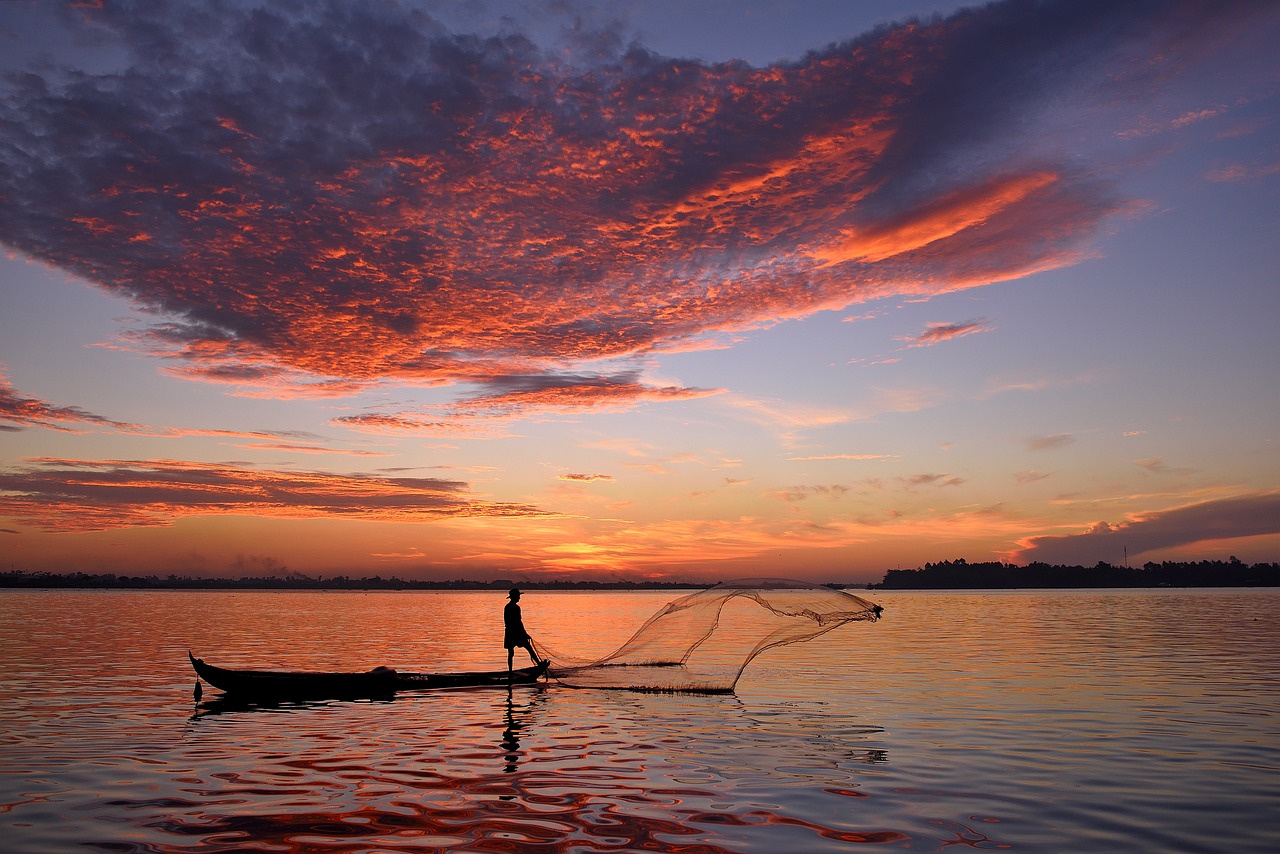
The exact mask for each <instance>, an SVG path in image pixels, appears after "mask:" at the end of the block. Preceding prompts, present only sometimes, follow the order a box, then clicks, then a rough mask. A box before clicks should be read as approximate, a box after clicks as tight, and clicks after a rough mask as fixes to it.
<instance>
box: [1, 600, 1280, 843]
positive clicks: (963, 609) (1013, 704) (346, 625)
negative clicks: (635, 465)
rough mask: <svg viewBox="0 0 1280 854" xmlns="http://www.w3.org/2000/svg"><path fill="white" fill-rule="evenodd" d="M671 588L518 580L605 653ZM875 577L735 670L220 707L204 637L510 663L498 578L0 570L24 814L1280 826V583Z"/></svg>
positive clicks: (473, 825)
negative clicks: (821, 629)
mask: <svg viewBox="0 0 1280 854" xmlns="http://www.w3.org/2000/svg"><path fill="white" fill-rule="evenodd" d="M671 598H674V596H673V594H666V593H648V592H645V593H544V592H540V591H532V592H530V593H529V594H528V595H527V596H526V597H525V600H524V602H523V605H524V612H525V622H526V624H527V625H528V626H529V629H530V631H531V633H533V634H534V636H535V637H537V638H541V639H544V640H547V641H549V642H551V643H552V644H553V645H554V646H555V647H556V648H560V649H566V650H570V649H572V650H573V651H575V652H579V653H581V654H582V655H583V656H584V657H586V656H591V655H593V654H603V653H606V652H609V651H611V650H612V649H613V648H616V647H617V646H618V645H619V644H620V643H621V642H622V641H624V640H625V639H626V637H627V636H628V635H629V633H630V631H631V630H633V629H634V628H636V627H638V626H639V625H640V624H641V623H642V622H643V621H644V619H645V618H647V617H648V616H649V615H650V614H651V613H653V612H654V611H656V610H657V609H658V608H659V607H660V606H661V605H662V604H664V603H665V602H666V601H668V600H669V599H671ZM870 598H873V599H875V600H877V601H879V602H881V603H882V604H884V605H885V607H886V616H885V619H884V620H882V621H881V622H879V623H875V624H868V623H854V624H851V625H848V626H845V627H842V628H841V629H838V630H836V631H835V632H832V633H831V634H828V635H825V636H823V637H821V638H819V639H818V640H816V641H814V642H812V643H809V644H802V645H797V646H791V647H785V648H780V649H776V650H772V651H770V652H768V653H766V654H765V655H763V656H761V657H760V658H759V659H757V660H756V661H755V662H753V663H752V664H751V666H750V667H748V668H747V671H746V673H745V675H744V677H743V679H742V681H741V682H740V683H739V685H738V690H737V692H736V694H735V695H733V696H664V695H647V694H635V693H630V692H616V691H589V690H588V691H583V690H572V689H567V688H557V687H549V688H515V689H513V690H511V691H510V692H508V691H507V690H506V689H477V690H457V691H449V692H438V693H430V694H421V695H416V696H415V695H401V696H399V697H397V698H396V699H395V700H394V701H391V702H319V703H310V704H299V705H282V706H279V707H276V708H264V709H249V710H239V711H237V710H232V709H226V708H218V706H217V704H214V705H213V707H211V708H203V709H199V710H197V709H196V707H195V706H194V704H193V702H192V696H191V692H192V687H193V685H194V677H193V674H192V673H191V670H190V666H189V665H188V664H187V662H186V651H187V649H188V648H190V649H192V650H194V651H195V652H196V654H197V655H202V656H203V657H205V658H207V659H208V660H210V661H211V662H213V663H216V664H224V665H228V666H237V665H240V666H248V665H260V666H280V667H297V668H316V669H321V668H329V669H363V668H367V667H371V666H374V665H376V664H384V663H385V664H390V665H397V666H401V667H403V668H404V669H422V670H429V669H440V670H447V669H455V668H460V669H462V668H466V669H475V668H483V669H493V668H495V667H502V666H504V665H505V657H506V656H505V652H504V651H503V650H502V649H501V633H502V626H501V609H502V605H503V604H504V601H505V600H504V599H503V597H502V595H501V594H487V593H472V592H468V593H304V592H235V593H228V592H177V591H158V592H125V591H71V592H64V591H59V592H42V591H6V592H2V593H0V840H3V842H0V845H2V846H3V847H4V849H5V850H6V851H14V852H45V851H50V852H59V851H113V852H157V854H158V852H230V851H289V852H390V851H433V850H449V851H458V852H464V851H476V852H514V851H546V852H552V851H557V852H558V851H573V852H592V851H681V852H693V854H716V853H717V852H759V854H776V852H825V851H849V850H853V849H855V848H857V847H858V846H860V845H864V844H878V845H880V846H881V847H882V848H889V849H902V850H910V851H940V850H944V849H949V848H951V847H952V846H955V845H961V846H968V847H971V848H978V849H1003V850H1016V851H1044V852H1064V851H1116V852H1120V851H1176V852H1228V851H1229V852H1250V851H1257V852H1263V851H1266V852H1272V851H1275V850H1280V818H1277V811H1276V810H1275V805H1276V803H1277V795H1280V732H1278V727H1277V722H1278V720H1280V618H1278V617H1277V614H1278V613H1280V609H1278V608H1277V606H1278V605H1280V591H1273V590H1231V591H1228V590H1197V591H1182V590H1160V591H1118V592H1117V591H1105V592H1103V591H1050V592H1044V591H1035V592H1031V591H1014V592H987V593H949V592H948V593H941V592H884V593H877V594H874V595H872V596H871V597H870ZM217 693H218V692H217V691H216V690H213V689H208V696H206V700H208V699H209V696H216V695H217ZM193 712H194V713H196V716H195V717H193Z"/></svg>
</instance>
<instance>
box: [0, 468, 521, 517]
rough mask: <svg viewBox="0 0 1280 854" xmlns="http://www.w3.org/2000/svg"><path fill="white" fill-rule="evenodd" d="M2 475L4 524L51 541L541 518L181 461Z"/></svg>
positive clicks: (425, 486)
mask: <svg viewBox="0 0 1280 854" xmlns="http://www.w3.org/2000/svg"><path fill="white" fill-rule="evenodd" d="M33 463H34V465H32V466H30V467H27V468H17V469H10V470H6V471H3V472H0V516H5V517H9V518H12V519H17V520H21V521H22V522H24V523H26V524H28V525H30V526H32V527H36V528H40V529H43V530H46V531H64V532H80V531H101V530H108V529H111V528H131V527H156V526H168V525H171V524H173V522H174V521H175V520H177V519H181V518H184V517H188V516H201V515H222V514H239V515H253V516H264V517H272V518H293V519H297V518H316V517H330V518H339V519H364V520H376V521H387V522H407V521H428V520H433V519H444V518H450V517H459V516H463V517H466V516H539V515H545V514H544V513H543V511H540V510H538V509H537V508H535V507H531V506H528V505H523V504H503V503H497V502H491V501H485V500H482V499H480V498H477V497H475V496H474V495H472V494H471V493H470V492H469V490H468V488H467V485H466V484H465V483H462V482H460V481H452V480H440V479H436V478H410V477H374V476H368V475H337V474H326V473H322V472H291V471H278V470H270V469H253V468H246V467H243V466H236V465H231V464H217V463H193V462H181V461H177V460H65V459H39V460H34V461H33Z"/></svg>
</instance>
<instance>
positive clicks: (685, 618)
mask: <svg viewBox="0 0 1280 854" xmlns="http://www.w3.org/2000/svg"><path fill="white" fill-rule="evenodd" d="M880 611H881V608H880V606H879V605H876V604H874V603H872V602H868V601H867V600H866V599H862V598H860V597H858V596H854V595H852V594H849V593H845V592H843V591H840V590H834V589H832V588H830V587H823V586H821V585H816V584H810V583H807V582H803V581H787V580H782V579H768V578H756V579H745V580H739V581H729V582H723V583H720V584H717V585H716V586H714V587H711V588H708V589H706V590H701V591H699V592H697V593H693V594H691V595H689V596H684V597H682V598H680V599H676V600H675V601H673V602H670V603H668V604H667V605H665V606H664V607H663V608H661V609H660V610H659V611H658V612H657V613H656V614H654V615H653V616H652V617H650V618H649V619H648V621H646V622H645V624H644V625H643V626H641V627H640V629H639V631H637V632H636V633H635V634H634V635H632V637H631V639H630V640H628V641H627V642H626V643H624V644H623V645H622V646H621V647H619V648H618V649H617V651H615V652H613V653H610V654H609V655H606V656H605V657H604V658H601V659H597V660H595V661H582V660H575V659H574V658H573V657H572V656H567V655H565V654H563V653H561V652H559V651H557V650H554V649H550V648H546V647H545V646H542V645H540V646H539V654H540V655H541V657H543V658H550V659H551V668H550V671H549V676H550V678H552V679H555V680H556V681H557V682H558V683H559V684H561V685H566V686H569V687H574V688H624V689H629V690H633V691H657V692H680V693H685V692H689V693H728V692H730V691H732V690H733V688H734V686H735V685H736V684H737V682H738V678H739V677H740V676H741V675H742V671H743V670H745V669H746V667H747V665H748V664H750V663H751V660H752V659H754V658H755V657H756V656H757V655H759V654H760V653H762V652H764V651H765V650H767V649H772V648H773V647H777V646H784V645H786V644H793V643H800V642H802V641H808V640H812V639H813V638H816V637H818V636H819V635H823V634H826V633H827V632H829V631H831V630H832V629H836V628H839V627H840V626H843V625H844V624H845V623H851V622H856V621H860V620H863V621H873V620H876V619H879V617H880Z"/></svg>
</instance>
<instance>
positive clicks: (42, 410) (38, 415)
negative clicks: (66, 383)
mask: <svg viewBox="0 0 1280 854" xmlns="http://www.w3.org/2000/svg"><path fill="white" fill-rule="evenodd" d="M72 425H89V426H95V427H113V428H116V429H136V428H137V425H136V424H125V423H123V422H120V421H112V420H111V419H110V418H103V417H102V416H101V415H94V414H93V413H92V412H87V411H85V410H83V409H81V408H80V407H78V406H55V405H53V404H51V403H46V402H45V401H43V400H39V399H37V398H34V397H25V396H23V395H21V394H19V393H18V391H17V389H15V388H14V387H13V385H12V384H11V383H10V382H9V380H8V379H7V378H6V377H5V376H4V375H3V374H0V431H12V430H21V429H22V428H24V427H42V428H44V429H46V430H58V431H61V432H64V433H79V432H85V431H84V430H82V429H77V427H76V426H72Z"/></svg>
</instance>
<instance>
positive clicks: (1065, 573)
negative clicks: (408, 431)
mask: <svg viewBox="0 0 1280 854" xmlns="http://www.w3.org/2000/svg"><path fill="white" fill-rule="evenodd" d="M712 586H714V585H713V584H708V583H706V582H699V581H566V580H550V581H513V580H511V579H505V578H502V579H495V580H492V581H468V580H465V579H454V580H450V581H421V580H414V579H404V578H397V577H392V578H383V577H382V576H377V575H375V576H371V577H362V578H351V577H349V576H345V575H339V576H332V577H329V578H320V577H315V578H313V577H311V576H307V575H302V574H301V573H291V574H288V575H284V576H269V577H247V576H246V577H241V578H192V577H190V576H178V575H167V576H164V577H159V576H156V575H137V576H131V575H114V574H111V573H99V574H88V573H83V572H73V573H54V572H27V571H25V570H18V569H15V570H10V571H8V572H3V573H0V589H53V590H495V591H504V590H508V589H510V588H511V587H521V588H524V589H526V590H552V591H556V590H559V591H565V590H570V591H571V590H612V591H621V590H677V591H679V590H704V589H706V588H708V587H712ZM823 586H825V587H830V588H832V589H834V590H1023V589H1032V590H1051V589H1065V590H1071V589H1081V588H1137V589H1144V588H1159V587H1280V563H1255V564H1246V563H1242V562H1241V561H1239V560H1237V559H1235V558H1234V557H1233V558H1231V559H1229V560H1225V561H1196V562H1173V561H1165V562H1163V563H1158V564H1157V563H1146V564H1144V565H1143V566H1141V567H1125V566H1113V565H1112V564H1108V563H1098V564H1096V565H1094V566H1091V567H1084V566H1051V565H1048V564H1041V563H1033V564H1029V565H1027V566H1016V565H1013V564H1005V563H998V562H986V563H969V562H968V561H966V560H964V559H963V558H962V559H959V560H955V561H950V560H948V561H942V562H941V563H926V564H925V565H924V566H923V567H921V568H919V569H891V570H888V571H887V572H886V573H885V574H884V577H883V579H882V580H881V581H880V582H879V583H870V584H868V583H861V584H859V583H837V582H828V583H826V584H824V585H823Z"/></svg>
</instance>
